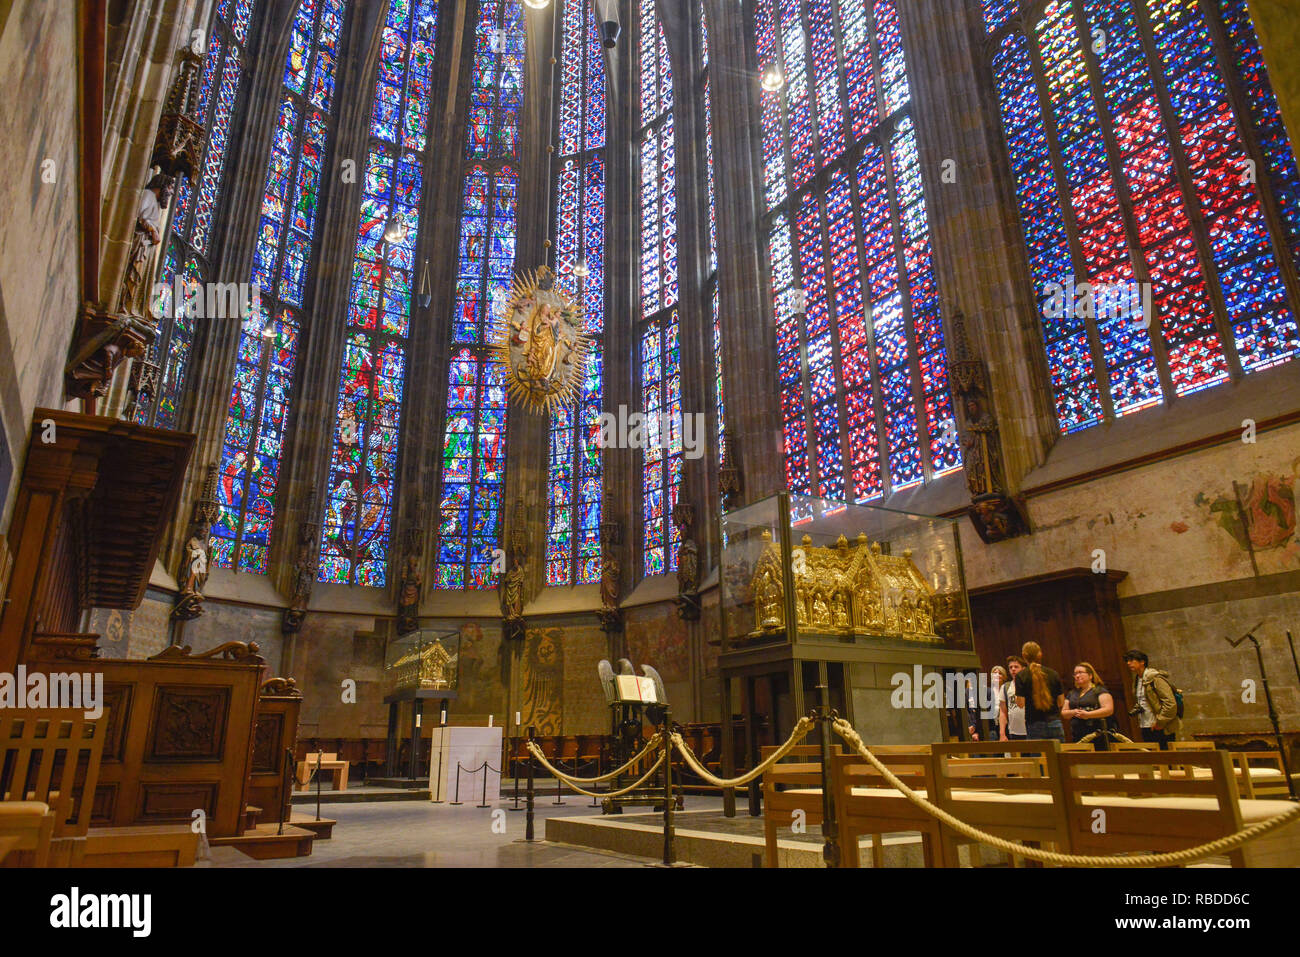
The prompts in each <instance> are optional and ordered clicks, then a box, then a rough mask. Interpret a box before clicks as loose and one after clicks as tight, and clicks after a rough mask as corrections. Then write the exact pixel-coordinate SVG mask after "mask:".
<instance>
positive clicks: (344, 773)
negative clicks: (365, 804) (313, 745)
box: [297, 751, 348, 791]
mask: <svg viewBox="0 0 1300 957" xmlns="http://www.w3.org/2000/svg"><path fill="white" fill-rule="evenodd" d="M317 768H319V769H320V770H321V772H322V773H324V772H329V773H330V774H331V775H333V777H334V790H336V791H346V790H347V789H348V762H346V761H340V760H339V756H338V755H337V754H334V753H332V752H326V751H317V752H316V753H315V754H308V755H307V759H306V760H305V761H299V762H298V775H297V777H298V786H299V787H300V788H305V787H306V786H307V784H308V782H310V781H311V777H312V774H314V773H315V771H316V769H317Z"/></svg>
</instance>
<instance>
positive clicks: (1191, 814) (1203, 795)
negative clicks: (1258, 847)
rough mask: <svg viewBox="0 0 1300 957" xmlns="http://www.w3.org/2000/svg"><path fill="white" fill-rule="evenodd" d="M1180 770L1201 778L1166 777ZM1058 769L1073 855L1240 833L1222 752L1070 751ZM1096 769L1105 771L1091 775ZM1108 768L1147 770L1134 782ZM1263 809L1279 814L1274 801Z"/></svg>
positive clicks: (1157, 849)
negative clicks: (1194, 770)
mask: <svg viewBox="0 0 1300 957" xmlns="http://www.w3.org/2000/svg"><path fill="white" fill-rule="evenodd" d="M1189 750H1190V749H1189ZM1188 766H1190V767H1195V768H1203V769H1204V770H1205V771H1207V772H1208V775H1206V776H1201V775H1195V774H1191V775H1187V774H1175V773H1172V772H1173V770H1174V769H1175V768H1176V767H1188ZM1059 767H1060V774H1061V782H1060V783H1061V798H1062V803H1063V804H1064V806H1065V811H1066V815H1067V818H1068V821H1069V830H1070V838H1071V844H1072V846H1073V847H1074V850H1075V853H1078V854H1116V853H1120V852H1132V851H1145V852H1152V853H1161V852H1165V851H1176V850H1182V849H1184V848H1188V847H1194V846H1196V845H1198V844H1203V843H1206V842H1208V841H1213V840H1215V839H1216V838H1220V837H1223V836H1225V835H1227V834H1231V833H1233V832H1235V831H1239V830H1241V828H1242V814H1241V806H1240V804H1239V802H1238V798H1237V787H1236V782H1235V781H1234V779H1233V774H1232V764H1231V760H1230V759H1229V757H1228V754H1227V752H1224V751H1214V750H1213V749H1210V750H1207V751H1201V752H1200V753H1197V754H1188V753H1186V752H1184V753H1182V754H1178V753H1175V752H1173V751H1133V750H1130V751H1125V752H1119V753H1112V754H1099V753H1094V754H1087V753H1083V752H1072V753H1066V754H1062V755H1061V756H1060V762H1059ZM1099 767H1100V768H1106V769H1107V773H1095V771H1096V769H1098V768H1099ZM1116 768H1119V769H1129V768H1131V769H1132V771H1133V772H1134V773H1137V772H1139V771H1140V770H1145V771H1147V772H1148V773H1147V774H1144V775H1143V776H1142V778H1141V779H1140V780H1135V779H1134V774H1122V773H1110V772H1111V770H1112V769H1116ZM1090 772H1094V773H1090ZM1150 772H1154V773H1150ZM1138 793H1140V794H1141V795H1142V796H1141V797H1138V796H1136V795H1137V794H1138ZM1271 808H1272V810H1273V811H1275V812H1276V811H1277V810H1279V808H1278V805H1276V804H1273V805H1271ZM1266 816H1267V815H1266ZM1260 819H1261V820H1262V818H1260ZM1230 858H1231V860H1232V862H1233V864H1234V865H1236V866H1242V865H1243V864H1244V862H1245V857H1244V854H1243V852H1242V851H1241V850H1238V851H1234V852H1233V853H1232V854H1231V856H1230Z"/></svg>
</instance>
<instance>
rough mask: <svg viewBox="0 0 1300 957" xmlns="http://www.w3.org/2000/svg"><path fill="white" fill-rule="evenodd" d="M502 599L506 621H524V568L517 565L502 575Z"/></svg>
mask: <svg viewBox="0 0 1300 957" xmlns="http://www.w3.org/2000/svg"><path fill="white" fill-rule="evenodd" d="M499 591H500V599H501V617H502V618H504V619H505V620H506V621H523V618H524V570H523V568H521V567H520V566H518V565H515V566H514V567H513V568H511V569H510V571H508V572H506V573H505V574H504V575H502V576H501V585H500V587H499Z"/></svg>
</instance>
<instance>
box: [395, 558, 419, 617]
mask: <svg viewBox="0 0 1300 957" xmlns="http://www.w3.org/2000/svg"><path fill="white" fill-rule="evenodd" d="M423 586H424V576H423V575H421V574H420V556H419V555H415V554H410V555H407V556H406V569H405V570H404V571H403V572H402V582H401V585H400V587H399V589H398V594H397V634H398V635H406V634H410V633H411V632H413V631H416V630H417V629H418V628H419V627H420V623H419V615H420V589H421V588H422V587H423Z"/></svg>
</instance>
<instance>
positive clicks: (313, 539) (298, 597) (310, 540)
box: [280, 489, 320, 635]
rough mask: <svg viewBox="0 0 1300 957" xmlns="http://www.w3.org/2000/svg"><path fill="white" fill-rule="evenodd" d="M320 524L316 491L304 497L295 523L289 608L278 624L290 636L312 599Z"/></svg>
mask: <svg viewBox="0 0 1300 957" xmlns="http://www.w3.org/2000/svg"><path fill="white" fill-rule="evenodd" d="M319 530H320V524H319V523H318V522H317V521H316V490H315V489H312V491H311V492H310V493H309V494H308V496H307V507H306V516H305V517H304V518H303V520H302V521H300V522H299V523H298V550H297V553H296V554H295V556H294V562H293V588H292V591H291V593H290V596H289V607H288V608H286V609H285V610H284V617H283V618H282V620H281V622H280V631H281V632H283V633H284V634H286V635H292V634H295V633H297V631H298V630H299V629H300V628H302V623H303V619H305V618H306V617H307V603H308V602H309V601H310V600H311V590H312V587H313V586H314V585H315V584H316V573H317V572H318V571H319V570H320V564H319V559H318V557H317V533H318V532H319Z"/></svg>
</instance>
